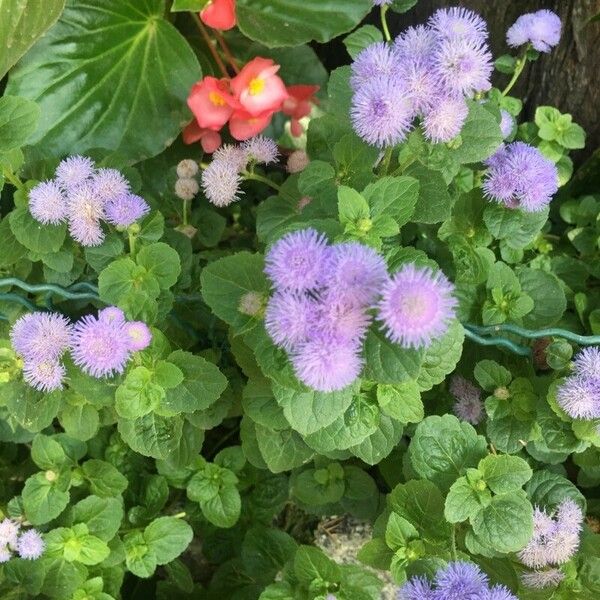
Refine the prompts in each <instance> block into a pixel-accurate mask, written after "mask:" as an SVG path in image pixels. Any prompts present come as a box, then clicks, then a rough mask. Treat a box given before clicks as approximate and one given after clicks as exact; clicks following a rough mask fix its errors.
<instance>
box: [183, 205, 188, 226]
mask: <svg viewBox="0 0 600 600" xmlns="http://www.w3.org/2000/svg"><path fill="white" fill-rule="evenodd" d="M189 210H190V201H189V200H183V225H184V226H185V225H187V224H188V213H189Z"/></svg>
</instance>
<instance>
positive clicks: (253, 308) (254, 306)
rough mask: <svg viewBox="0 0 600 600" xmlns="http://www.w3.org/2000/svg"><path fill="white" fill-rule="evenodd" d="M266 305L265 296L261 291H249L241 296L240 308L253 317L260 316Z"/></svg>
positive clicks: (243, 312)
mask: <svg viewBox="0 0 600 600" xmlns="http://www.w3.org/2000/svg"><path fill="white" fill-rule="evenodd" d="M264 305H265V297H264V295H263V294H261V293H260V292H247V293H245V294H244V295H243V296H242V297H241V298H240V303H239V306H238V310H239V311H240V312H241V313H242V314H244V315H249V316H251V317H256V316H258V315H259V314H260V313H261V312H262V310H263V308H264Z"/></svg>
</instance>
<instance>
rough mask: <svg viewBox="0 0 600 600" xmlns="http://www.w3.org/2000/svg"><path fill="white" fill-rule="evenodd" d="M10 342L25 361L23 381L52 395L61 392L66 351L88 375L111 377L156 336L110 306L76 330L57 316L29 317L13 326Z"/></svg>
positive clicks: (50, 314)
mask: <svg viewBox="0 0 600 600" xmlns="http://www.w3.org/2000/svg"><path fill="white" fill-rule="evenodd" d="M10 339H11V342H12V345H13V348H14V349H15V352H17V354H19V355H20V356H21V357H22V359H23V363H24V365H23V379H24V380H25V381H26V382H27V383H28V384H29V385H30V386H31V387H33V388H35V389H36V390H39V391H42V392H52V391H54V390H58V389H61V388H62V387H63V381H64V378H65V374H66V369H65V366H64V364H63V363H62V360H61V359H62V356H63V355H64V354H65V352H67V351H70V353H71V356H72V358H73V362H74V363H75V364H76V365H77V366H79V367H80V368H81V370H82V371H83V372H84V373H87V374H88V375H91V376H92V377H97V378H100V377H107V376H111V375H114V374H116V373H122V372H123V371H124V369H125V365H126V364H127V362H128V360H129V359H130V357H131V353H132V352H137V351H139V350H143V349H144V348H146V347H147V346H148V344H149V343H150V341H151V339H152V334H151V332H150V329H149V328H148V326H147V325H146V324H145V323H142V322H141V321H129V322H128V321H127V320H126V319H125V314H124V313H123V311H122V310H121V309H119V308H117V307H114V306H111V307H108V308H105V309H103V310H101V311H100V312H99V313H98V316H97V317H94V316H92V315H87V316H85V317H83V318H82V319H80V320H79V321H77V322H76V323H75V324H74V325H72V324H71V323H70V322H69V320H68V319H67V318H66V317H64V316H63V315H60V314H58V313H42V312H36V313H30V314H27V315H25V316H23V317H21V318H20V319H18V320H17V321H16V322H15V324H14V325H13V327H12V329H11V333H10Z"/></svg>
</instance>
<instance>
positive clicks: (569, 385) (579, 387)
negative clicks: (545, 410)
mask: <svg viewBox="0 0 600 600" xmlns="http://www.w3.org/2000/svg"><path fill="white" fill-rule="evenodd" d="M556 400H557V402H558V404H559V405H560V407H561V408H562V409H563V410H564V411H565V412H566V413H567V414H568V415H569V416H571V417H573V418H574V419H597V418H600V382H599V381H596V380H594V379H590V378H586V377H578V376H573V377H567V378H566V379H565V380H564V381H563V383H562V384H561V385H560V386H559V388H558V390H557V392H556Z"/></svg>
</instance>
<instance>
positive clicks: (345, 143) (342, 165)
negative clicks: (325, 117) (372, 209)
mask: <svg viewBox="0 0 600 600" xmlns="http://www.w3.org/2000/svg"><path fill="white" fill-rule="evenodd" d="M332 78H333V76H332ZM330 85H331V82H330ZM338 110H339V107H338ZM378 154H379V151H378V150H377V148H374V147H373V146H368V145H367V144H366V143H365V142H363V141H362V140H361V139H360V138H359V137H358V136H357V135H356V134H355V133H348V134H346V135H344V136H343V137H342V139H340V140H339V141H338V142H336V143H335V145H334V146H333V158H334V160H335V163H336V166H337V173H338V176H337V181H338V182H339V183H342V184H344V185H348V186H350V187H353V188H356V189H362V188H364V187H365V186H366V185H367V183H369V182H370V181H371V180H372V179H373V165H374V164H375V161H376V160H377V156H378Z"/></svg>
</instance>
